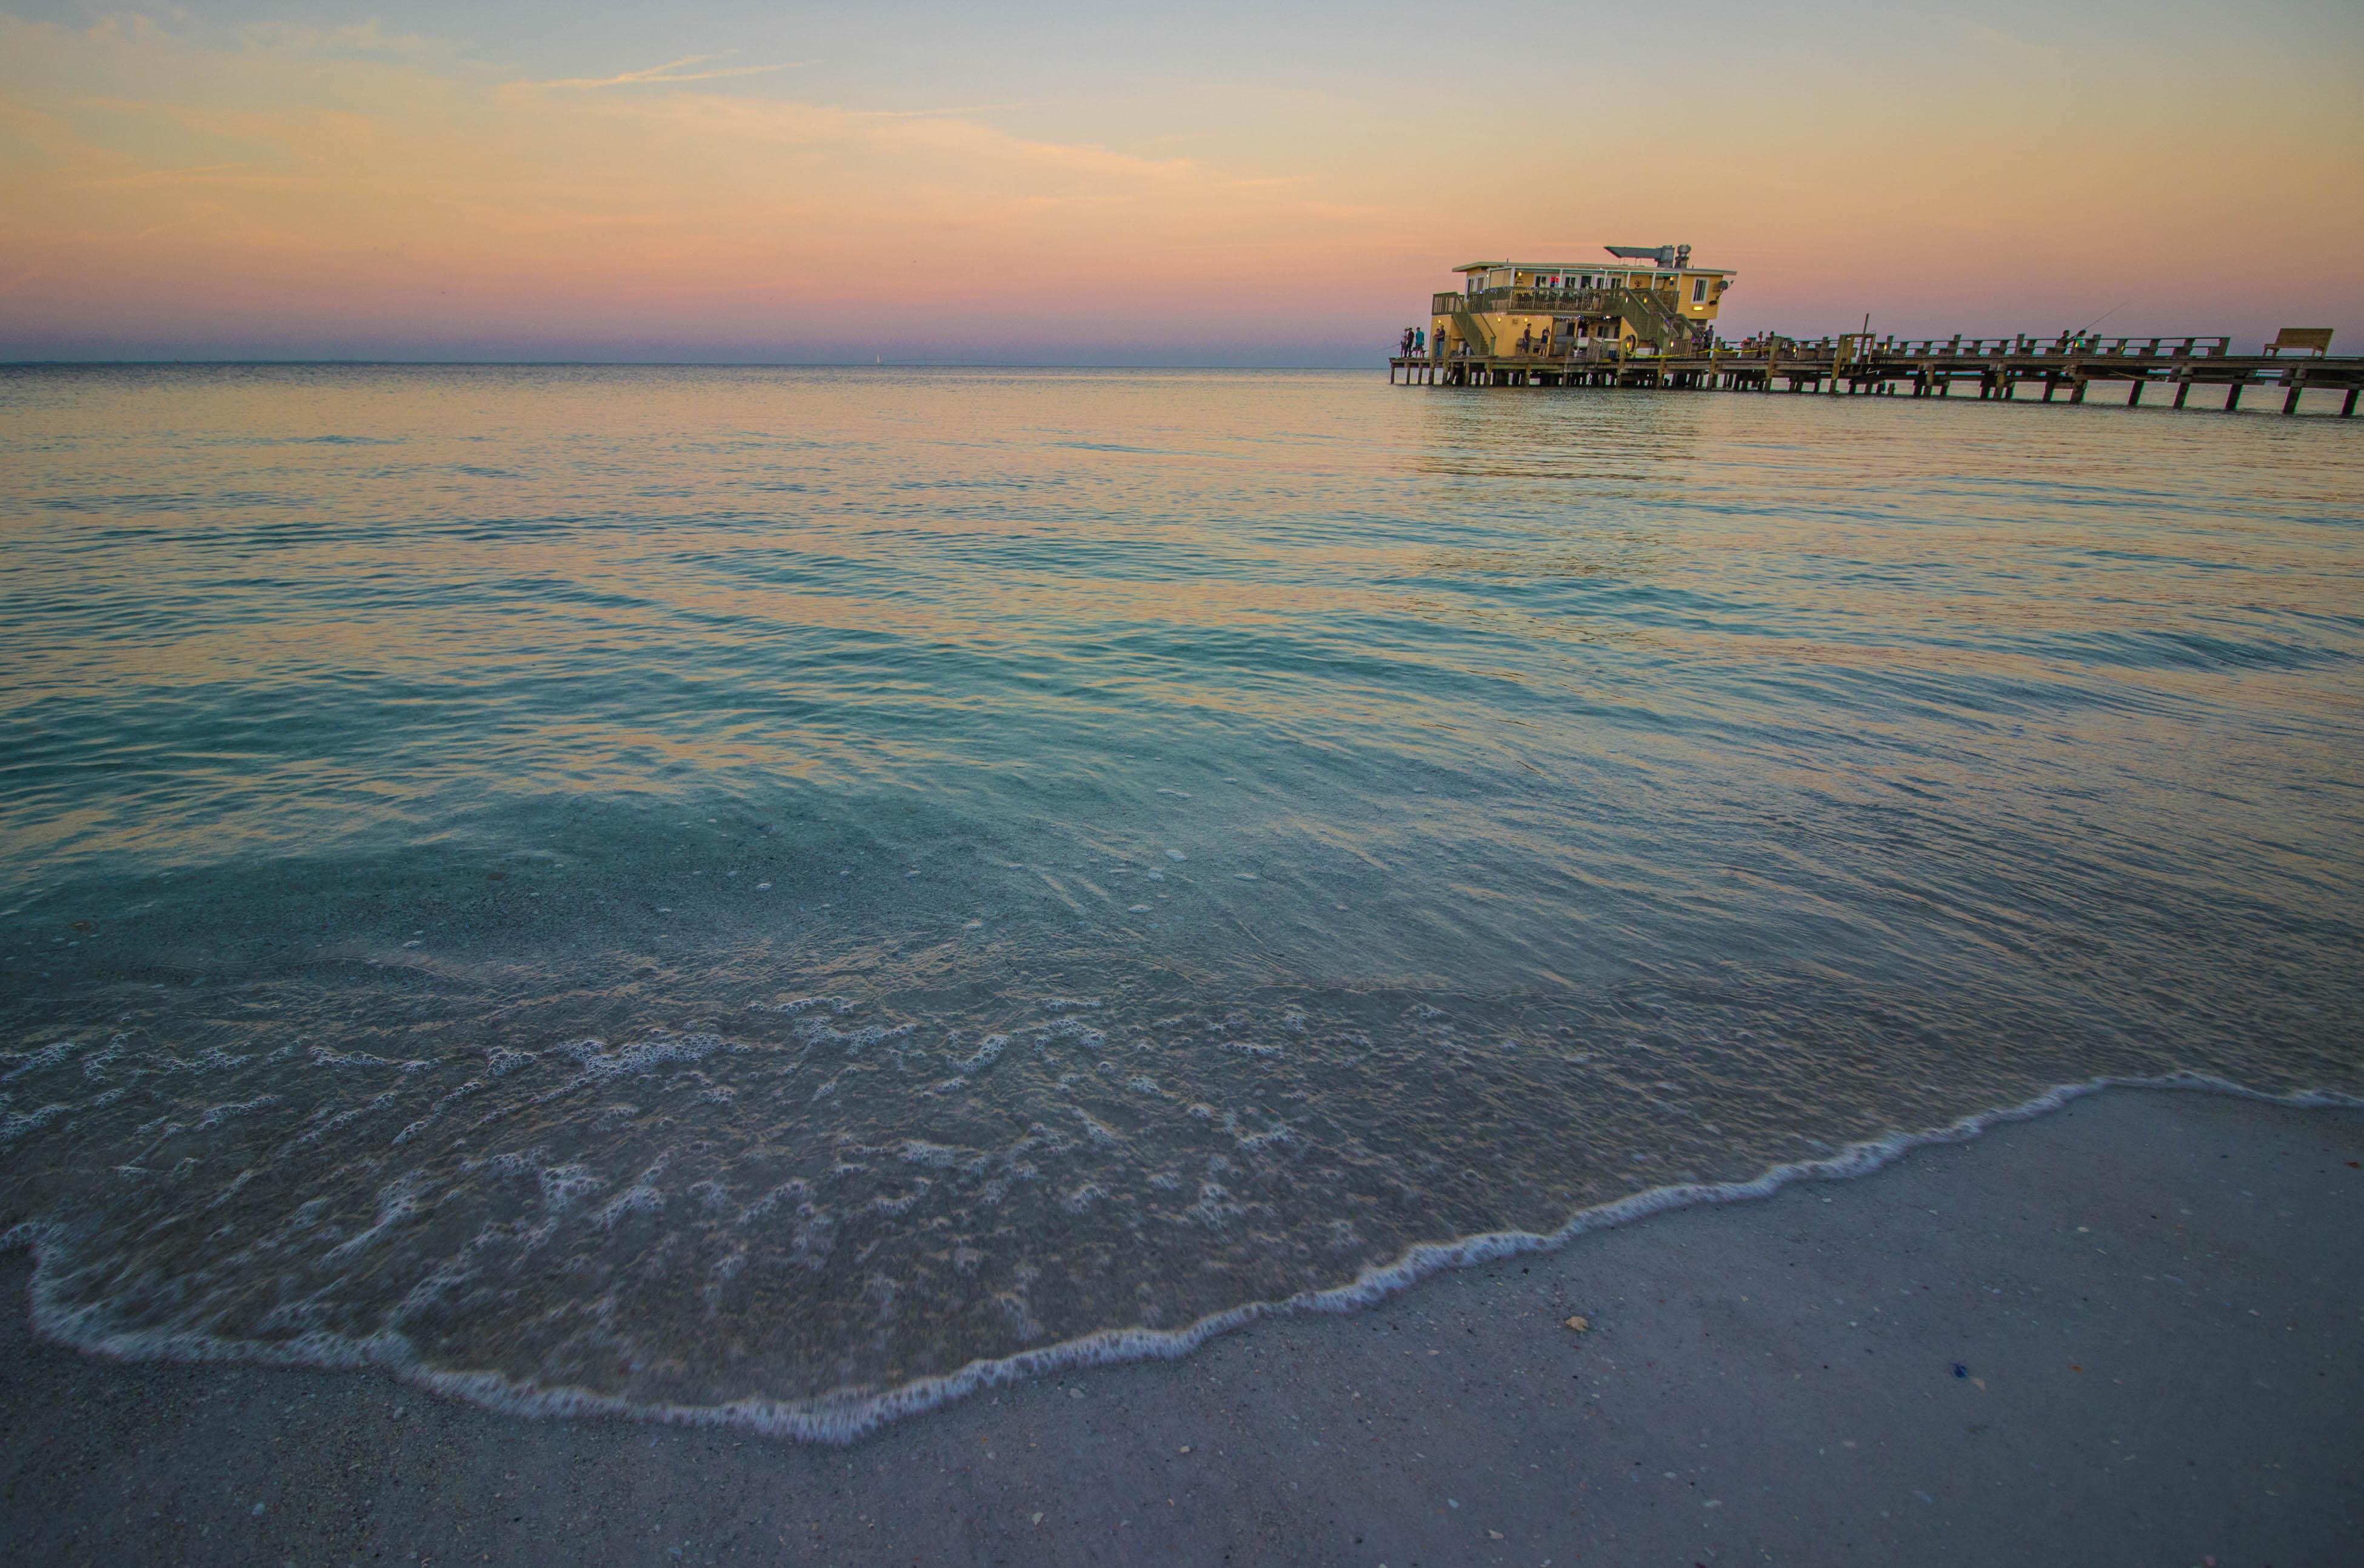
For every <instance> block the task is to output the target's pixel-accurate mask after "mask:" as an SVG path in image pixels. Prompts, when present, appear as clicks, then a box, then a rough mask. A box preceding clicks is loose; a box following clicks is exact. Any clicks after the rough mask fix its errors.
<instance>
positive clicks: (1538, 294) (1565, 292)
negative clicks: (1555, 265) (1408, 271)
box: [1429, 288, 1682, 317]
mask: <svg viewBox="0 0 2364 1568" xmlns="http://www.w3.org/2000/svg"><path fill="white" fill-rule="evenodd" d="M1637 295H1638V296H1640V298H1642V299H1646V300H1648V301H1650V302H1651V303H1652V304H1655V305H1656V306H1657V307H1658V308H1659V309H1660V310H1662V311H1665V312H1666V313H1667V315H1668V316H1670V317H1671V316H1679V315H1680V314H1681V310H1682V306H1680V304H1679V303H1678V297H1677V295H1676V293H1675V291H1674V290H1673V289H1671V288H1666V289H1650V290H1640V289H1626V288H1589V289H1547V288H1497V289H1480V290H1478V292H1477V293H1475V294H1454V293H1451V292H1446V293H1443V294H1439V295H1435V296H1434V297H1433V299H1432V300H1431V301H1430V302H1429V314H1430V315H1432V316H1450V315H1452V314H1453V313H1454V312H1455V311H1456V310H1466V311H1469V312H1471V313H1472V314H1474V315H1478V316H1486V315H1500V314H1504V313H1525V312H1529V311H1532V312H1534V313H1535V314H1537V315H1541V314H1544V313H1546V312H1552V313H1556V314H1560V315H1567V316H1618V315H1626V314H1631V312H1632V310H1633V308H1634V306H1635V304H1636V303H1637V300H1636V296H1637Z"/></svg>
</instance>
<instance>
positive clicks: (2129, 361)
mask: <svg viewBox="0 0 2364 1568" xmlns="http://www.w3.org/2000/svg"><path fill="white" fill-rule="evenodd" d="M2230 347H2231V341H2230V339H2225V338H2113V339H2081V340H2078V341H2074V342H2071V341H2067V340H2055V341H2051V342H2043V341H2039V340H2037V339H2028V338H2001V339H1963V338H1947V339H1940V338H1933V339H1887V338H1882V339H1866V338H1861V337H1857V336H1853V335H1849V336H1843V337H1838V338H1825V339H1814V340H1810V341H1799V342H1790V341H1786V340H1776V341H1774V342H1772V343H1742V344H1728V345H1719V346H1718V347H1716V348H1714V349H1712V350H1707V351H1705V352H1703V353H1693V354H1653V353H1638V354H1622V353H1619V352H1617V351H1616V350H1609V349H1600V348H1594V349H1589V350H1578V351H1576V352H1574V353H1563V354H1545V353H1531V354H1456V355H1448V356H1421V355H1414V356H1411V357H1400V356H1399V357H1396V358H1391V359H1389V360H1388V381H1389V382H1390V383H1394V382H1397V381H1399V380H1400V382H1401V384H1404V385H1408V386H1629V387H1663V388H1682V389H1689V390H1697V391H1723V392H1772V391H1776V390H1779V391H1786V392H1801V393H1802V392H1811V393H1842V392H1844V393H1850V394H1858V393H1859V394H1875V395H1877V394H1894V393H1895V392H1897V391H1898V389H1900V388H1910V389H1911V392H1912V395H1913V396H1915V397H1946V396H1950V395H1952V394H1953V391H1954V389H1955V387H1956V386H1957V385H1960V386H1962V387H1965V388H1974V389H1975V390H1976V394H1977V395H1978V396H1979V397H1981V398H2002V399H2004V400H2006V401H2009V400H2011V399H2013V398H2016V397H2017V396H2018V395H2020V393H2021V391H2022V390H2023V389H2027V390H2030V391H2034V390H2035V389H2038V388H2040V389H2041V398H2042V401H2044V402H2046V403H2050V402H2052V401H2054V399H2055V398H2056V396H2058V395H2064V394H2065V395H2066V399H2067V401H2069V402H2070V403H2082V402H2084V401H2085V396H2086V392H2087V389H2088V388H2090V387H2091V386H2092V385H2093V384H2096V383H2102V384H2112V385H2123V386H2124V387H2126V388H2127V393H2126V397H2125V401H2126V402H2127V403H2129V404H2139V403H2141V402H2142V400H2143V395H2144V394H2145V393H2146V392H2147V391H2149V390H2150V389H2152V388H2154V387H2156V388H2158V389H2159V390H2160V391H2162V392H2164V391H2166V390H2168V389H2169V388H2172V389H2173V393H2174V406H2176V407H2178V408H2180V407H2183V406H2184V405H2185V403H2186V402H2187V401H2188V400H2189V399H2190V397H2191V389H2192V388H2193V387H2195V386H2200V387H2211V388H2222V389H2223V392H2224V403H2223V407H2224V408H2225V410H2226V411H2227V412H2230V411H2232V410H2235V409H2237V408H2238V407H2239V406H2241V393H2242V391H2243V390H2244V389H2245V388H2247V387H2252V386H2270V387H2279V388H2281V389H2282V390H2283V398H2282V412H2283V413H2285V414H2295V413H2297V412H2298V406H2299V398H2300V395H2302V394H2303V393H2305V392H2308V391H2310V390H2312V391H2317V392H2328V393H2338V394H2341V395H2342V396H2341V403H2340V409H2339V412H2340V413H2341V414H2342V415H2343V416H2347V417H2353V416H2354V414H2355V412H2356V402H2357V395H2358V390H2359V389H2364V356H2358V355H2346V356H2341V357H2338V358H2333V357H2331V356H2329V355H2327V354H2312V355H2307V354H2287V353H2285V354H2275V353H2271V352H2267V353H2258V354H2235V353H2232V352H2230V351H2229V350H2230Z"/></svg>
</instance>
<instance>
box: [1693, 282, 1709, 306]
mask: <svg viewBox="0 0 2364 1568" xmlns="http://www.w3.org/2000/svg"><path fill="white" fill-rule="evenodd" d="M1691 303H1692V304H1693V305H1705V304H1706V303H1707V280H1706V279H1705V278H1693V279H1692V280H1691Z"/></svg>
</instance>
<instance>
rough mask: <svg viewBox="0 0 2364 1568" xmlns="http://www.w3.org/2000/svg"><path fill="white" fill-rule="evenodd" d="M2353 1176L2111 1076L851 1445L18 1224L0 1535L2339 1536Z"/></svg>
mask: <svg viewBox="0 0 2364 1568" xmlns="http://www.w3.org/2000/svg"><path fill="white" fill-rule="evenodd" d="M2359 1162H2364V1112H2358V1111H2344V1110H2343V1111H2331V1110H2297V1109H2291V1108H2287V1107H2282V1106H2269V1105H2263V1104H2258V1103H2254V1102H2247V1101H2242V1100H2236V1099H2232V1098H2229V1097H2224V1096H2218V1095H2205V1094H2198V1093H2189V1092H2180V1093H2179V1092H2152V1091H2116V1092H2112V1093H2109V1094H2106V1095H2095V1096H2091V1097H2088V1098H2085V1099H2081V1100H2079V1101H2076V1102H2074V1103H2072V1104H2071V1105H2070V1106H2068V1107H2067V1108H2066V1109H2064V1110H2061V1111H2059V1112H2057V1113H2055V1114H2052V1115H2049V1116H2046V1117H2044V1118H2039V1119H2036V1120H2033V1121H2027V1122H2020V1123H2013V1124H2008V1125H2005V1126H2002V1127H2000V1128H1998V1129H1995V1130H1993V1131H1991V1132H1990V1133H1989V1134H1988V1135H1987V1136H1985V1137H1983V1138H1981V1139H1979V1140H1976V1141H1974V1142H1970V1143H1967V1144H1960V1145H1953V1146H1943V1147H1935V1148H1930V1149H1924V1150H1922V1151H1918V1152H1916V1153H1914V1154H1912V1156H1910V1157H1908V1158H1907V1159H1905V1160H1904V1161H1902V1162H1900V1163H1898V1164H1896V1165H1894V1166H1892V1167H1890V1169H1888V1170H1886V1171H1883V1172H1880V1173H1878V1174H1875V1175H1873V1176H1870V1177H1868V1178H1864V1179H1860V1180H1856V1181H1847V1182H1836V1183H1813V1184H1799V1185H1793V1186H1791V1187H1790V1188H1787V1189H1785V1190H1784V1191H1782V1192H1781V1193H1780V1194H1779V1195H1776V1196H1774V1197H1772V1198H1770V1199H1767V1200H1764V1201H1760V1202H1753V1203H1745V1204H1735V1205H1730V1206H1724V1207H1711V1208H1698V1209H1690V1210H1686V1211H1681V1212H1678V1213H1673V1214H1668V1215H1663V1216H1660V1217H1657V1218H1652V1219H1648V1220H1645V1221H1643V1222H1641V1223H1638V1224H1634V1225H1632V1226H1628V1227H1625V1228H1623V1229H1617V1230H1613V1231H1609V1232H1605V1233H1600V1234H1595V1235H1592V1236H1589V1237H1587V1238H1585V1239H1583V1240H1579V1241H1578V1242H1577V1243H1576V1244H1574V1245H1572V1246H1571V1247H1569V1248H1567V1250H1565V1251H1561V1252H1558V1253H1554V1254H1548V1255H1544V1256H1534V1257H1528V1258H1524V1259H1516V1260H1511V1261H1510V1262H1502V1263H1497V1264H1493V1265H1489V1266H1487V1267H1484V1268H1479V1269H1473V1270H1469V1271H1466V1272H1463V1273H1455V1274H1449V1275H1445V1276H1442V1277H1438V1278H1434V1279H1431V1280H1429V1281H1427V1282H1425V1283H1423V1284H1421V1285H1419V1286H1417V1287H1415V1288H1413V1289H1412V1290H1411V1291H1410V1292H1408V1293H1406V1294H1404V1295H1402V1296H1399V1297H1397V1298H1395V1299H1394V1300H1392V1301H1389V1302H1387V1303H1384V1304H1382V1305H1380V1306H1378V1307H1374V1308H1371V1309H1368V1310H1366V1311H1363V1312H1360V1313H1356V1314H1353V1315H1349V1316H1339V1317H1327V1316H1299V1317H1292V1318H1280V1319H1276V1320H1272V1321H1267V1322H1264V1323H1261V1324H1258V1325H1255V1326H1253V1327H1251V1328H1249V1329H1245V1330H1243V1331H1242V1332H1239V1333H1235V1334H1232V1335H1230V1336H1227V1337H1225V1338H1223V1339H1221V1340H1217V1341H1215V1342H1214V1343H1212V1344H1210V1345H1209V1346H1208V1347H1206V1348H1205V1349H1204V1350H1202V1351H1199V1353H1198V1354H1196V1355H1194V1356H1192V1357H1190V1358H1188V1359H1187V1360H1184V1361H1180V1362H1160V1363H1154V1364H1146V1365H1134V1366H1126V1367H1115V1368H1103V1369H1098V1370H1093V1371H1087V1372H1083V1373H1076V1374H1072V1375H1069V1376H1067V1377H1065V1378H1046V1379H1043V1380H1041V1381H1038V1382H1035V1383H1031V1384H1028V1385H1020V1386H1017V1387H1012V1388H1004V1389H1002V1390H999V1391H998V1392H997V1393H989V1394H986V1395H982V1396H977V1397H975V1398H972V1399H970V1400H967V1401H965V1402H964V1403H962V1404H959V1405H956V1406H954V1407H950V1408H947V1409H944V1410H941V1411H938V1412H935V1413H933V1414H931V1415H928V1416H923V1417H920V1418H915V1419H911V1420H908V1421H905V1422H902V1423H900V1424H898V1425H897V1426H895V1427H892V1428H890V1429H887V1430H886V1431H884V1432H882V1433H879V1434H876V1435H875V1436H873V1437H871V1438H869V1439H867V1440H863V1441H861V1442H858V1443H856V1444H853V1446H851V1447H846V1448H828V1447H811V1446H796V1445H792V1444H788V1443H785V1442H780V1441H775V1440H765V1439H762V1438H755V1437H747V1436H743V1435H741V1434H738V1433H735V1432H726V1431H707V1430H687V1429H671V1428H660V1427H650V1426H643V1425H634V1424H631V1423H628V1422H622V1421H608V1420H585V1421H526V1420H519V1419H516V1418H507V1417H503V1416H499V1415H496V1414H493V1413H490V1412H487V1411H484V1410H480V1409H476V1408H473V1407H467V1406H463V1405H458V1404H453V1403H449V1402H446V1401H443V1400H440V1399H437V1398H434V1397H430V1396H425V1395H422V1394H421V1393H419V1392H418V1391H417V1390H415V1389H411V1388H408V1387H407V1386H404V1385H400V1384H397V1383H395V1382H393V1381H391V1380H389V1379H387V1378H385V1377H381V1376H376V1375H366V1374H349V1373H298V1372H282V1371H270V1370H262V1369H255V1368H245V1367H234V1366H173V1365H154V1364H142V1365H118V1364H109V1363H105V1362H96V1361H93V1360H91V1359H88V1358H86V1357H84V1356H81V1355H79V1354H77V1353H75V1352H72V1351H67V1350H64V1349H61V1348H60V1347H58V1346H55V1345H52V1344H50V1343H47V1342H44V1341H41V1340H38V1339H36V1338H35V1337H34V1336H33V1334H32V1333H31V1331H30V1329H29V1328H28V1322H27V1315H26V1310H25V1307H24V1302H25V1285H26V1281H27V1278H28V1273H29V1265H28V1262H27V1260H25V1259H24V1257H23V1256H22V1255H21V1254H19V1255H17V1256H16V1257H14V1258H11V1259H8V1260H6V1268H5V1269H0V1289H5V1290H6V1292H7V1293H8V1296H7V1299H8V1300H9V1302H10V1303H11V1309H10V1311H9V1312H8V1313H7V1315H6V1326H5V1328H0V1430H5V1432H6V1437H5V1439H0V1559H5V1560H6V1561H8V1562H43V1563H68V1562H96V1563H106V1562H225V1563H227V1562H295V1563H304V1564H309V1563H325V1562H352V1561H358V1562H552V1563H561V1562H592V1563H605V1562H618V1563H630V1562H650V1563H659V1564H663V1563H672V1562H881V1563H886V1562H923V1563H936V1562H980V1563H1013V1564H1014V1563H1037V1562H1047V1563H1067V1562H1078V1563H1081V1562H1098V1563H1117V1562H1189V1563H1217V1562H1228V1563H1241V1564H1245V1563H1357V1564H1378V1563H1386V1564H1390V1565H1392V1568H1422V1565H1438V1564H1457V1563H1495V1562H1500V1563H1524V1564H1540V1563H1544V1562H1551V1563H1555V1564H1565V1563H1577V1562H1586V1563H1590V1562H1600V1563H1625V1562H1632V1563H1675V1564H1693V1563H1714V1562H1795V1563H1811V1564H1818V1565H1819V1564H1841V1563H1858V1562H1859V1563H1897V1562H1914V1563H1946V1562H1962V1563H1981V1564H1987V1563H1996V1562H2026V1563H2077V1564H2106V1563H2141V1564H2179V1563H2199V1562H2202V1561H2203V1559H2204V1558H2206V1557H2212V1556H2213V1558H2215V1559H2216V1561H2217V1562H2219V1563H2222V1564H2225V1568H2233V1565H2235V1564H2271V1565H2272V1568H2301V1565H2303V1564H2309V1563H2320V1564H2326V1565H2327V1564H2334V1563H2347V1562H2358V1561H2364V1355H2359V1347H2364V1241H2359V1232H2358V1219H2359V1218H2364V1168H2359ZM1579 1314H1580V1315H1582V1316H1584V1317H1585V1318H1588V1319H1589V1323H1590V1327H1589V1329H1588V1330H1587V1331H1584V1332H1581V1333H1578V1332H1574V1331H1571V1330H1570V1329H1568V1328H1567V1327H1566V1326H1565V1323H1564V1320H1565V1319H1566V1318H1568V1317H1569V1316H1571V1315H1579Z"/></svg>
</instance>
